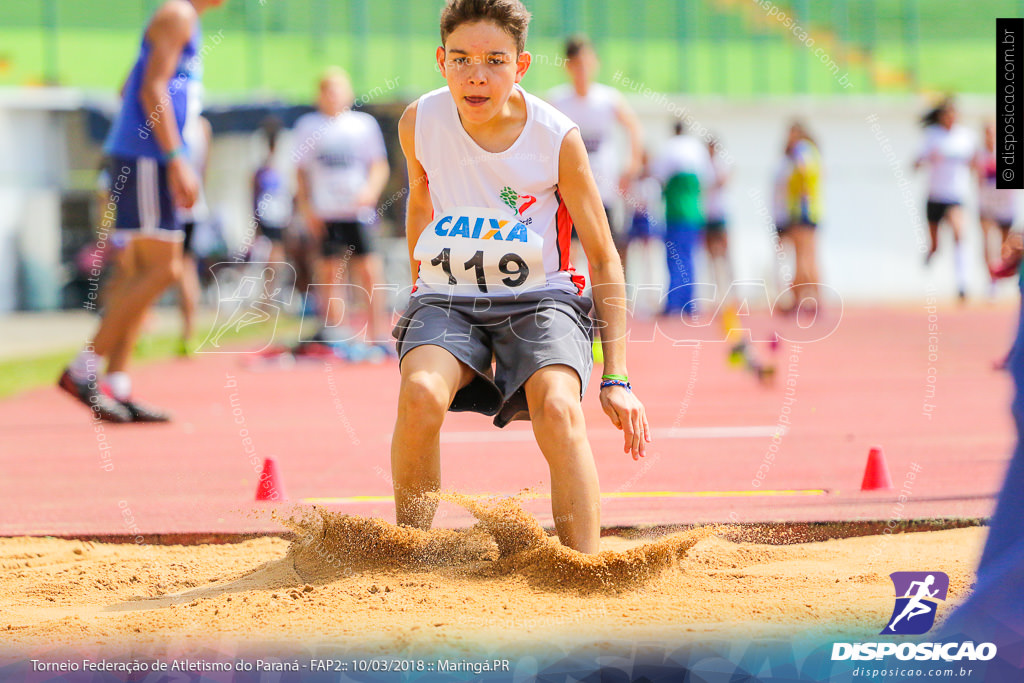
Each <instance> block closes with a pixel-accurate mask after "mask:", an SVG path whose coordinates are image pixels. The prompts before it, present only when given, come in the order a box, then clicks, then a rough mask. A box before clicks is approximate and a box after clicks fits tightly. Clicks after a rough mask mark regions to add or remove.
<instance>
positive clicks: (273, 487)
mask: <svg viewBox="0 0 1024 683" xmlns="http://www.w3.org/2000/svg"><path fill="white" fill-rule="evenodd" d="M256 500H272V501H282V500H288V495H287V494H286V493H285V492H284V484H283V483H282V481H281V475H279V474H278V473H277V461H276V460H274V459H273V458H266V459H265V460H264V461H263V471H262V472H260V482H259V484H258V485H257V486H256Z"/></svg>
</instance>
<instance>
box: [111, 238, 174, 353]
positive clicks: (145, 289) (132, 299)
mask: <svg viewBox="0 0 1024 683" xmlns="http://www.w3.org/2000/svg"><path fill="white" fill-rule="evenodd" d="M125 249H126V250H128V251H127V252H126V253H125V254H124V255H123V259H122V261H124V262H127V263H131V264H132V265H133V270H132V272H131V273H130V274H128V275H126V276H124V277H119V278H118V280H117V282H116V283H114V288H113V289H112V291H110V292H109V294H108V298H107V302H106V306H105V310H104V314H103V319H102V320H101V321H100V328H99V330H98V331H97V332H96V337H95V339H94V340H93V350H94V351H95V353H96V355H98V356H104V357H106V358H107V372H123V371H124V369H125V367H126V366H127V363H128V358H129V356H130V355H131V350H132V347H134V345H135V340H136V339H137V338H138V334H139V329H140V328H141V326H142V321H143V318H144V317H145V314H146V310H147V309H148V308H149V307H150V306H151V305H152V303H153V302H154V301H155V300H156V299H157V297H159V296H160V294H161V292H163V291H164V290H165V289H167V287H168V286H169V285H170V284H171V283H173V282H174V281H175V280H176V279H177V278H178V276H179V274H180V272H181V249H182V244H181V242H175V241H169V240H161V239H154V238H149V237H135V238H133V239H132V240H131V241H130V242H129V243H128V245H127V246H126V247H125Z"/></svg>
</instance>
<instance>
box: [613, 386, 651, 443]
mask: <svg viewBox="0 0 1024 683" xmlns="http://www.w3.org/2000/svg"><path fill="white" fill-rule="evenodd" d="M601 407H602V408H603V409H604V412H605V414H606V415H608V417H609V418H611V421H612V424H613V425H615V428H616V429H621V430H622V432H623V434H622V435H623V437H624V438H625V444H624V446H623V449H622V450H623V452H624V453H632V454H633V459H634V460H639V459H640V458H642V457H644V456H645V455H647V444H648V443H650V441H651V427H650V425H649V424H648V423H647V410H646V409H645V408H644V404H643V403H641V402H640V399H638V398H637V397H636V396H634V395H633V394H632V393H631V392H629V391H627V390H626V388H625V387H618V386H611V387H606V388H604V389H602V390H601Z"/></svg>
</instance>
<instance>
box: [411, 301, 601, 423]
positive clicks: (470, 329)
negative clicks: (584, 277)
mask: <svg viewBox="0 0 1024 683" xmlns="http://www.w3.org/2000/svg"><path fill="white" fill-rule="evenodd" d="M591 305H592V304H591V300H590V299H589V298H587V297H583V296H577V295H574V294H565V293H562V292H552V291H550V290H549V291H544V292H534V293H525V294H522V295H519V296H517V297H498V298H486V297H460V296H455V297H450V296H444V295H440V294H421V295H419V296H414V297H413V298H412V300H411V301H410V302H409V307H408V308H407V309H406V311H405V313H404V314H403V315H402V318H401V319H400V320H399V321H398V324H397V325H396V326H395V329H394V330H393V331H392V333H391V334H392V335H393V336H394V337H395V338H396V339H397V340H398V355H399V358H400V359H401V358H404V357H405V354H407V353H409V351H411V350H412V349H414V348H416V347H417V346H424V345H428V344H430V345H434V346H440V347H441V348H443V349H445V350H447V351H448V352H450V353H451V354H452V355H453V356H455V357H456V358H457V359H459V360H460V361H462V362H463V363H465V364H466V365H468V366H469V367H470V368H472V369H473V370H474V371H475V372H476V375H477V376H476V377H475V378H474V379H473V380H472V381H471V382H470V383H469V384H467V385H466V386H465V387H463V388H462V389H461V390H460V391H459V392H458V393H457V394H456V395H455V400H454V401H452V405H451V407H450V408H449V410H452V411H456V412H459V411H471V412H475V413H483V414H484V415H494V416H495V418H494V424H495V425H497V426H498V427H504V426H505V425H507V424H508V423H509V422H512V421H513V420H529V419H530V413H529V409H528V408H527V405H526V390H525V389H524V385H525V384H526V380H528V379H529V378H530V376H531V375H533V373H535V372H536V371H537V370H539V369H540V368H543V367H545V366H548V365H568V366H569V367H571V368H572V369H573V370H575V371H576V374H578V375H579V377H580V393H581V398H582V392H583V390H584V389H585V388H586V386H587V383H588V382H589V381H590V373H591V371H592V370H593V369H594V357H593V351H592V347H591V344H592V339H593V322H592V321H591V319H590V317H589V315H588V313H589V311H590V308H591ZM492 361H493V362H494V367H493V368H492V365H491V363H492ZM399 363H401V360H399Z"/></svg>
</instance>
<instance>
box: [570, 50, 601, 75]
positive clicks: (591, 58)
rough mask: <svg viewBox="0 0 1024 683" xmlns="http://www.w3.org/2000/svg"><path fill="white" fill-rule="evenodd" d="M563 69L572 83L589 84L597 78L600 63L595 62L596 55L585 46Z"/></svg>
mask: <svg viewBox="0 0 1024 683" xmlns="http://www.w3.org/2000/svg"><path fill="white" fill-rule="evenodd" d="M565 68H566V70H567V71H568V72H569V78H571V79H573V81H582V82H584V83H590V82H592V81H593V80H594V78H596V77H597V70H598V69H599V68H600V62H598V61H597V53H596V52H594V51H593V50H592V49H591V48H589V47H586V46H585V47H583V48H582V49H581V50H580V51H579V52H578V53H576V56H575V57H573V58H572V59H569V60H567V61H566V62H565Z"/></svg>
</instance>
